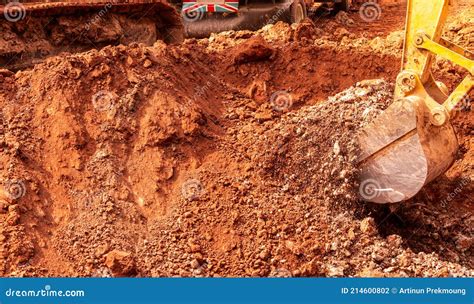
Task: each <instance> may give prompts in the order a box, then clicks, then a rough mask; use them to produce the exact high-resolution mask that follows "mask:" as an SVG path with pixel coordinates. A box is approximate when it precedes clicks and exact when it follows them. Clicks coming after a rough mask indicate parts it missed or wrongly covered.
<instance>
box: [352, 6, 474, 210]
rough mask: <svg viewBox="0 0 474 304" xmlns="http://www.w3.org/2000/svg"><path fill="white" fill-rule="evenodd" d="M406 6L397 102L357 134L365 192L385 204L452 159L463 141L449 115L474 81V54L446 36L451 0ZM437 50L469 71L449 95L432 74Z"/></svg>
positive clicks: (367, 198) (418, 187) (432, 176)
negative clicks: (455, 130)
mask: <svg viewBox="0 0 474 304" xmlns="http://www.w3.org/2000/svg"><path fill="white" fill-rule="evenodd" d="M407 5H408V9H407V23H406V33H405V45H404V53H403V62H402V66H403V67H402V72H401V73H400V74H399V76H398V78H397V82H396V89H395V102H394V103H393V104H392V105H390V106H389V107H388V108H387V110H386V111H385V112H384V113H382V114H381V115H380V116H379V117H378V118H376V119H375V121H374V122H372V123H371V124H370V125H368V126H367V127H365V128H364V129H363V130H362V131H361V132H360V133H359V135H358V142H359V150H360V152H359V157H358V164H359V167H360V172H361V174H360V188H359V190H360V191H359V193H360V197H361V199H363V200H365V201H370V202H375V203H380V204H385V203H397V202H401V201H405V200H408V199H410V198H412V197H413V196H415V195H416V194H417V193H418V192H419V191H420V190H421V189H422V188H423V186H424V185H426V184H427V183H429V182H431V181H433V180H434V179H435V178H437V177H438V176H439V175H441V174H443V173H444V172H446V171H447V170H448V169H449V167H450V166H451V165H452V164H453V162H454V159H455V156H456V152H457V150H458V142H457V139H456V134H455V132H454V129H453V127H452V125H451V123H450V119H451V116H452V114H453V112H454V111H455V109H456V105H457V104H459V103H460V102H462V100H463V99H464V98H465V96H467V94H468V93H469V92H470V91H471V90H472V88H473V86H474V78H473V75H472V74H473V72H474V64H473V61H472V60H471V59H470V58H471V56H472V54H471V53H470V52H469V51H467V50H464V49H462V48H461V47H459V46H456V45H455V44H453V43H450V42H448V41H446V40H444V39H443V38H442V37H441V33H442V30H443V25H444V23H445V21H446V17H447V11H448V6H449V0H437V1H432V2H430V5H429V6H427V5H426V1H424V0H408V2H407ZM434 55H437V56H441V57H443V58H445V59H447V60H449V61H452V62H453V63H455V64H458V65H459V66H462V67H464V68H466V70H467V71H468V72H469V73H470V75H468V76H467V77H466V78H465V79H464V80H463V81H462V82H461V83H460V84H459V85H458V87H457V88H456V89H455V90H454V91H453V92H452V93H451V94H450V95H449V96H448V92H447V89H446V87H445V86H444V85H442V84H441V83H439V82H437V81H435V80H434V78H433V75H432V74H431V65H432V61H433V56H434Z"/></svg>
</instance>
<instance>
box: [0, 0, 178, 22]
mask: <svg viewBox="0 0 474 304" xmlns="http://www.w3.org/2000/svg"><path fill="white" fill-rule="evenodd" d="M150 5H152V6H158V7H159V8H160V10H165V11H166V10H167V11H170V12H171V11H173V10H174V8H173V7H172V6H170V5H169V3H168V1H166V0H125V1H122V0H121V1H116V0H111V1H97V0H92V1H55V0H48V1H47V2H38V1H21V2H20V1H1V2H0V13H1V16H2V17H3V18H5V17H6V16H7V14H8V13H9V12H10V11H12V10H17V11H20V12H21V13H22V14H32V15H50V14H68V13H75V12H77V11H89V10H96V9H98V8H101V7H106V6H110V9H111V10H112V11H114V12H129V11H133V10H136V9H139V8H143V7H144V6H147V7H148V6H150Z"/></svg>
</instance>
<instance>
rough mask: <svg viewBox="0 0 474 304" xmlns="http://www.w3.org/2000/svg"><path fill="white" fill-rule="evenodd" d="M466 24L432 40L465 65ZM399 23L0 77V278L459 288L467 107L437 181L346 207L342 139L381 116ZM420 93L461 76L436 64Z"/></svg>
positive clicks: (386, 16)
mask: <svg viewBox="0 0 474 304" xmlns="http://www.w3.org/2000/svg"><path fill="white" fill-rule="evenodd" d="M472 5H473V3H472V1H467V0H466V1H458V2H455V6H454V8H453V10H452V14H451V16H450V18H449V21H448V25H447V26H446V28H445V32H444V36H445V37H446V38H448V39H450V40H452V41H454V42H455V43H457V44H459V45H461V46H463V47H465V48H467V49H469V50H471V51H473V50H474V11H473V10H472ZM404 20H405V4H404V3H400V4H394V5H387V4H385V5H384V4H383V5H382V10H381V14H380V16H379V17H378V18H377V19H376V20H373V21H367V20H364V19H363V18H361V16H360V14H359V12H357V11H354V12H350V13H349V14H346V13H339V14H338V15H336V16H326V15H324V14H323V15H316V16H314V17H313V20H312V21H308V20H307V21H305V22H303V23H302V24H299V25H297V26H296V25H293V26H289V25H287V24H285V23H281V22H279V23H276V24H271V25H267V26H265V27H264V28H263V29H261V30H259V31H257V32H249V31H237V32H236V31H231V32H225V33H220V34H213V35H211V36H210V37H209V38H205V39H187V40H186V41H185V42H184V43H181V44H172V45H167V44H165V43H164V42H161V41H157V42H155V43H154V44H152V45H146V44H143V43H130V44H127V45H116V46H106V47H104V48H97V49H91V50H88V51H85V52H72V50H75V49H76V50H77V48H74V46H72V47H71V48H70V49H68V53H59V54H54V56H49V57H47V58H44V59H42V60H41V61H39V62H35V64H34V65H32V64H31V61H29V62H28V63H29V64H28V65H27V67H17V68H15V69H13V68H12V70H6V69H4V70H0V105H1V112H0V151H1V153H0V179H1V181H2V184H3V192H2V193H1V194H0V275H1V276H15V277H17V276H28V277H29V276H33V277H38V276H40V277H43V276H48V277H49V276H60V277H63V276H74V277H76V276H81V277H82V276H95V277H108V276H116V277H117V276H138V277H149V276H152V277H163V276H165V277H169V276H180V277H190V276H192V277H200V276H204V277H308V276H324V277H347V276H351V277H352V276H355V277H415V276H416V277H446V276H455V277H459V276H469V277H472V276H473V275H474V256H473V249H474V248H473V243H474V241H473V240H474V239H473V231H474V214H473V210H474V209H473V208H474V202H473V197H474V185H473V183H472V179H473V178H474V168H473V161H474V137H473V135H474V134H473V133H474V128H473V122H474V118H473V115H472V105H471V104H470V102H469V100H470V99H469V98H466V100H467V102H465V103H464V104H463V105H461V107H459V109H458V110H457V111H456V117H455V118H453V125H454V127H455V129H456V132H457V134H458V138H459V143H460V150H459V153H458V157H457V159H456V161H455V163H454V165H453V167H452V168H451V169H450V170H449V171H448V172H447V173H446V174H445V175H443V176H441V177H440V178H438V179H437V180H436V181H435V182H433V183H431V184H430V185H428V186H426V187H425V188H424V189H423V190H422V191H421V192H420V193H419V194H418V195H417V196H416V197H415V198H414V199H412V200H410V201H407V202H404V203H401V204H395V205H375V204H369V203H365V202H363V201H361V200H359V198H358V192H359V185H358V182H357V173H358V171H357V168H356V167H355V166H354V160H355V144H354V138H355V134H356V132H357V130H358V129H359V128H360V127H361V126H364V125H366V124H367V123H369V122H370V121H371V120H372V119H373V118H374V117H375V116H376V115H377V114H379V113H380V112H381V111H382V110H383V109H385V108H386V107H387V106H388V105H389V104H390V103H391V102H392V101H393V89H394V84H393V83H394V80H395V78H396V76H397V74H398V72H399V70H400V64H401V54H402V45H403V27H404ZM30 38H31V37H30ZM12 39H13V38H12ZM16 39H19V41H20V40H21V39H23V38H21V37H16ZM10 42H11V40H9V42H6V41H5V40H2V38H0V50H5V49H6V48H8V47H11V45H10V44H9V43H10ZM37 42H38V43H40V42H41V39H39V38H38V39H37ZM19 43H20V42H18V43H16V44H15V47H18V46H19V45H20V44H19ZM15 60H17V59H15ZM17 62H18V61H17ZM433 74H434V75H435V77H436V78H437V79H438V80H440V81H443V82H444V83H445V84H446V85H447V86H448V88H450V89H453V88H454V87H455V86H456V84H457V83H459V82H460V81H461V80H462V79H463V77H465V76H466V72H465V71H464V70H463V69H462V68H459V67H456V66H454V65H453V64H451V63H449V62H447V61H446V60H444V59H442V58H437V60H436V63H435V66H434V68H433ZM472 97H473V96H470V98H472Z"/></svg>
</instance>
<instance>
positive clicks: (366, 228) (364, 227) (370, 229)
mask: <svg viewBox="0 0 474 304" xmlns="http://www.w3.org/2000/svg"><path fill="white" fill-rule="evenodd" d="M360 231H362V232H363V233H366V234H368V235H375V234H376V233H377V227H376V226H375V220H374V219H373V218H371V217H366V218H365V219H363V220H362V221H361V222H360Z"/></svg>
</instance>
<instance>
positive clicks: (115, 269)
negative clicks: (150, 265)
mask: <svg viewBox="0 0 474 304" xmlns="http://www.w3.org/2000/svg"><path fill="white" fill-rule="evenodd" d="M105 265H106V266H107V267H108V268H109V269H110V271H111V272H112V273H113V274H114V275H115V276H130V275H133V274H135V273H136V268H135V259H134V258H133V256H132V254H131V253H129V252H125V251H120V250H113V251H111V252H109V253H108V254H107V256H106V259H105Z"/></svg>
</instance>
